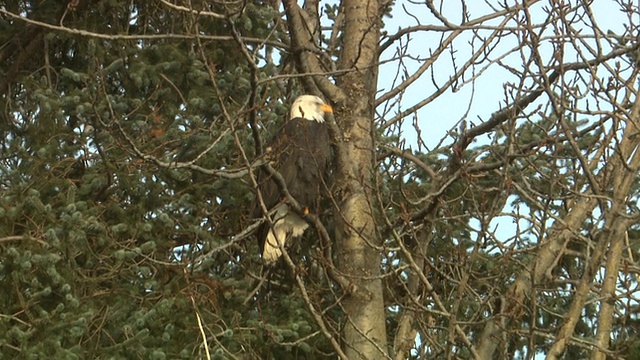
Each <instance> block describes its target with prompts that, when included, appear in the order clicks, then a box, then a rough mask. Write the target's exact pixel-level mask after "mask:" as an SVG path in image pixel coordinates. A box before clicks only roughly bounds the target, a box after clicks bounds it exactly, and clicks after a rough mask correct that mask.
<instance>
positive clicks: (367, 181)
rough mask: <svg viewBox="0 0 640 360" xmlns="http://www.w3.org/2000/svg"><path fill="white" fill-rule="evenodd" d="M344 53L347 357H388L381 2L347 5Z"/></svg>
mask: <svg viewBox="0 0 640 360" xmlns="http://www.w3.org/2000/svg"><path fill="white" fill-rule="evenodd" d="M343 5H344V12H345V13H344V15H345V25H344V50H343V52H342V55H341V57H340V60H341V61H340V69H341V70H351V71H350V72H348V73H346V74H345V75H344V76H342V77H341V78H340V79H339V82H338V85H339V87H340V88H342V89H343V91H344V92H345V93H346V94H347V98H348V99H349V101H347V102H345V103H342V104H339V106H338V109H337V110H338V111H337V113H336V119H337V122H338V124H339V126H340V129H341V131H342V134H341V135H342V136H341V138H342V139H341V141H340V142H339V143H338V144H337V148H338V159H337V168H336V176H335V177H336V180H337V181H336V184H339V186H338V188H337V189H336V195H337V200H338V209H337V214H336V218H337V224H336V225H337V226H336V247H337V250H338V254H337V260H338V267H339V271H340V272H342V273H343V274H345V275H346V276H347V278H349V279H351V281H352V286H351V289H350V290H351V291H350V293H349V294H348V296H347V297H346V298H345V299H344V300H343V301H342V307H343V308H344V311H345V314H346V319H345V324H344V329H343V340H344V347H345V354H346V355H347V356H348V357H349V358H350V359H380V358H384V357H387V356H388V354H387V345H386V343H387V341H386V325H385V322H386V321H385V311H384V300H383V286H382V279H381V277H380V260H381V256H382V252H381V247H380V245H381V239H380V238H378V237H377V236H376V231H375V224H376V220H375V217H374V214H373V211H372V208H373V206H372V204H371V199H373V196H372V194H371V193H372V183H373V173H372V171H373V149H374V139H373V137H372V133H373V131H372V130H373V129H372V126H373V117H374V107H375V99H374V96H375V89H376V83H377V72H376V64H377V59H378V43H379V37H380V7H379V4H378V2H377V1H362V0H345V1H344V2H343Z"/></svg>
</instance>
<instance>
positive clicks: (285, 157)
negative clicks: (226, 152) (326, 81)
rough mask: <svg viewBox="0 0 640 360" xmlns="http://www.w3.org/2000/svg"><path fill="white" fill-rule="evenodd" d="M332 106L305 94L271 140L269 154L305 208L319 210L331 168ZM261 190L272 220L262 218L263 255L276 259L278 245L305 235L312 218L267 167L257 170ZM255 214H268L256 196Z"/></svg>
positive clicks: (288, 186)
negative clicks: (299, 210) (295, 206)
mask: <svg viewBox="0 0 640 360" xmlns="http://www.w3.org/2000/svg"><path fill="white" fill-rule="evenodd" d="M331 112H333V110H332V109H331V106H329V105H327V104H325V103H324V101H322V99H320V98H319V97H317V96H313V95H302V96H300V97H298V98H297V99H296V100H295V101H294V102H293V106H292V108H291V112H290V119H289V121H287V122H285V124H284V125H283V126H282V128H280V130H279V131H278V132H277V133H276V135H275V137H274V138H273V139H271V141H270V142H269V143H268V144H267V147H266V151H265V154H266V157H267V159H268V160H270V162H271V164H272V166H273V168H274V169H275V170H276V171H277V172H278V173H279V174H280V175H282V178H283V179H284V182H285V184H286V187H287V190H288V191H289V193H290V194H291V196H293V198H295V199H296V200H297V201H298V202H299V203H300V205H301V206H302V207H303V208H304V209H305V211H310V212H317V211H318V205H319V201H320V199H321V197H322V194H323V193H324V191H325V189H326V180H327V172H328V170H329V164H330V161H331V144H330V138H329V131H328V129H327V126H326V124H325V122H324V115H325V114H326V113H331ZM257 180H258V191H260V193H261V194H262V198H263V200H264V204H265V206H266V208H267V210H268V211H269V216H270V219H271V223H272V224H273V225H272V226H271V225H270V224H269V222H268V221H264V222H263V223H262V224H261V225H260V227H259V228H258V230H257V235H258V243H259V245H260V251H261V253H262V259H263V260H264V261H265V262H266V263H267V264H269V263H273V262H275V261H276V260H278V258H280V256H281V255H282V251H281V250H280V246H281V245H282V246H284V245H286V244H287V241H288V240H290V239H291V238H298V237H300V236H302V234H303V233H304V231H305V230H306V229H307V227H309V224H307V222H306V221H305V220H304V219H303V218H301V217H300V216H299V215H298V214H296V213H295V212H294V211H293V210H292V209H290V207H289V205H287V204H286V202H285V201H284V198H283V196H282V194H281V192H280V190H279V189H278V185H277V183H276V181H275V179H273V178H272V177H271V176H270V175H269V174H268V173H267V172H266V171H265V170H264V169H260V170H258V176H257ZM253 215H254V218H264V216H265V215H267V214H264V212H263V210H262V206H260V202H259V201H258V200H256V207H255V210H254V214H253Z"/></svg>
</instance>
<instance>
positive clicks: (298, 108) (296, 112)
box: [291, 95, 333, 122]
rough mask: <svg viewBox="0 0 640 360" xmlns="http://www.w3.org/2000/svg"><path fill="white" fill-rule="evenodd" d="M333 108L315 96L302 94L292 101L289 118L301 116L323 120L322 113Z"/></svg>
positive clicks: (330, 111)
mask: <svg viewBox="0 0 640 360" xmlns="http://www.w3.org/2000/svg"><path fill="white" fill-rule="evenodd" d="M332 112H333V109H332V108H331V106H329V105H327V104H325V103H324V101H322V99H320V98H319V97H317V96H314V95H302V96H299V97H298V98H297V99H296V101H294V102H293V106H292V107H291V118H292V119H295V118H303V119H306V120H315V121H317V122H324V114H325V113H332Z"/></svg>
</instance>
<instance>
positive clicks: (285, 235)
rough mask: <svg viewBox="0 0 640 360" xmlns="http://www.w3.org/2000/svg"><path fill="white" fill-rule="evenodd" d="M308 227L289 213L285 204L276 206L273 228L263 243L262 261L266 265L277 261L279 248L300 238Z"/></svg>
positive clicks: (280, 252) (280, 253)
mask: <svg viewBox="0 0 640 360" xmlns="http://www.w3.org/2000/svg"><path fill="white" fill-rule="evenodd" d="M308 227H309V224H307V222H306V221H304V219H302V218H301V217H300V216H298V215H297V214H295V213H293V212H290V211H289V206H287V205H286V204H280V205H278V209H277V210H276V213H275V215H274V220H273V228H271V229H269V232H268V233H267V238H266V239H265V241H264V249H263V250H262V259H264V261H265V262H267V263H272V262H274V261H276V260H278V258H280V256H282V250H281V249H280V246H285V245H286V244H287V241H288V240H289V239H291V238H297V237H300V236H302V233H304V231H305V230H306V229H307V228H308Z"/></svg>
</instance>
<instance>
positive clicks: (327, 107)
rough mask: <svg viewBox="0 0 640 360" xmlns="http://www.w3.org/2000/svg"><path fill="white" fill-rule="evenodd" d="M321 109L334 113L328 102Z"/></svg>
mask: <svg viewBox="0 0 640 360" xmlns="http://www.w3.org/2000/svg"><path fill="white" fill-rule="evenodd" d="M320 109H322V111H324V112H326V113H333V108H332V107H331V106H330V105H327V104H322V106H321V107H320Z"/></svg>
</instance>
